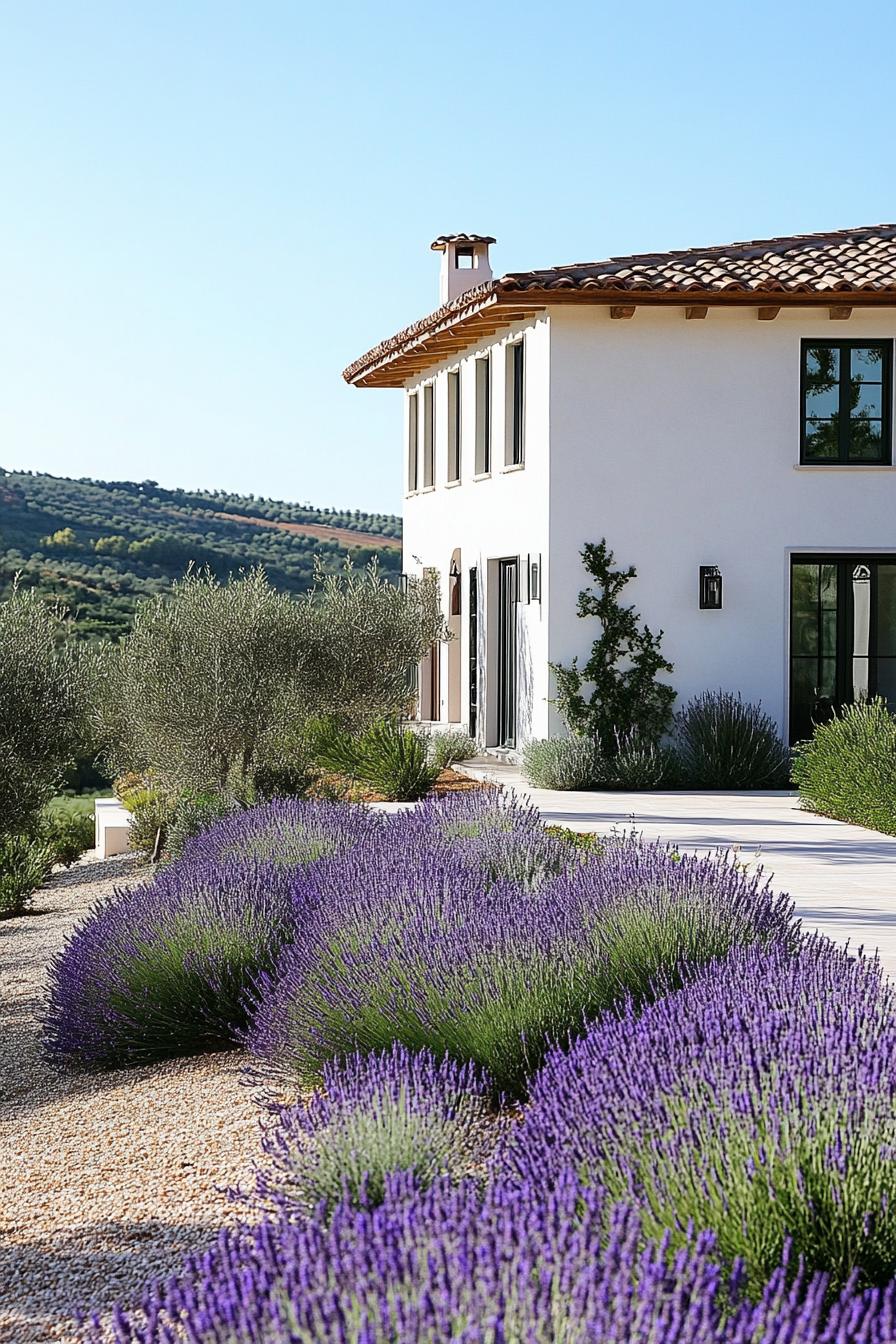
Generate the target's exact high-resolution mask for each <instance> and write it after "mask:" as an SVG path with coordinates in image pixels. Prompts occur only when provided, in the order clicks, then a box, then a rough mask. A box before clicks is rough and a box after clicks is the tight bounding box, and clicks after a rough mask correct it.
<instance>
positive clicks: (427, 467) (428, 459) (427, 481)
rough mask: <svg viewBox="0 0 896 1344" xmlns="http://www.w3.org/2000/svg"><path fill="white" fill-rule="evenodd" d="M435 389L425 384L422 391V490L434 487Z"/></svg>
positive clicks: (430, 384)
mask: <svg viewBox="0 0 896 1344" xmlns="http://www.w3.org/2000/svg"><path fill="white" fill-rule="evenodd" d="M434 392H435V388H434V386H433V384H432V383H427V384H426V386H425V387H424V389H423V489H424V490H429V489H430V488H431V487H432V486H433V485H435V481H436V477H435V409H434V403H433V396H434Z"/></svg>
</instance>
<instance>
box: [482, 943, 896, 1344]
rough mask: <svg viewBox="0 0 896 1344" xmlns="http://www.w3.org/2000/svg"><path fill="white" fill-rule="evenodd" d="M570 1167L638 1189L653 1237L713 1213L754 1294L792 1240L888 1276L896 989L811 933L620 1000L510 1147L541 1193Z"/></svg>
mask: <svg viewBox="0 0 896 1344" xmlns="http://www.w3.org/2000/svg"><path fill="white" fill-rule="evenodd" d="M567 1167H572V1168H573V1169H575V1170H576V1171H577V1172H578V1173H579V1175H580V1176H581V1178H582V1179H583V1180H585V1181H587V1182H591V1183H593V1184H594V1185H596V1186H601V1187H603V1188H605V1189H606V1190H607V1191H608V1192H609V1194H610V1195H611V1196H612V1197H618V1198H623V1199H625V1200H627V1201H629V1202H632V1203H634V1204H636V1205H637V1206H638V1207H639V1208H640V1209H641V1211H642V1214H641V1216H642V1220H643V1227H644V1233H645V1235H646V1236H647V1237H652V1236H655V1235H662V1234H663V1232H664V1230H665V1229H670V1236H671V1238H672V1242H673V1244H674V1245H677V1246H684V1245H685V1244H686V1242H687V1237H688V1228H689V1227H690V1226H691V1225H693V1226H696V1227H711V1228H712V1229H713V1230H714V1232H715V1233H716V1236H717V1239H718V1248H719V1253H720V1255H721V1256H722V1258H723V1260H724V1261H725V1262H726V1263H728V1264H729V1265H730V1264H733V1263H734V1262H735V1260H737V1259H738V1258H742V1259H743V1261H744V1263H745V1267H746V1272H747V1275H748V1280H749V1283H750V1286H751V1289H752V1290H753V1291H755V1292H759V1291H761V1286H762V1284H763V1282H764V1281H765V1279H766V1277H767V1276H768V1275H769V1274H770V1273H772V1272H773V1271H774V1268H775V1266H776V1265H777V1264H778V1263H779V1260H780V1257H781V1255H782V1253H783V1250H784V1248H785V1246H786V1245H787V1243H788V1241H789V1240H791V1239H792V1243H793V1256H794V1257H799V1258H800V1259H801V1260H802V1261H803V1262H804V1263H805V1264H806V1266H807V1267H808V1269H809V1270H811V1271H815V1270H818V1271H824V1273H825V1274H826V1275H827V1276H829V1280H830V1283H831V1285H832V1286H833V1288H834V1289H839V1288H841V1287H843V1286H844V1285H847V1284H850V1283H852V1282H853V1277H852V1276H856V1281H857V1282H858V1283H859V1284H878V1285H882V1284H884V1283H887V1282H888V1281H889V1280H891V1278H892V1276H893V1275H894V1273H896V992H894V990H893V988H892V986H890V985H889V983H884V982H883V981H882V978H881V971H880V967H879V965H878V964H877V963H876V962H870V961H867V960H862V959H859V958H854V957H852V956H850V955H849V954H848V953H847V952H846V951H845V950H840V949H837V948H835V947H833V945H831V944H829V943H826V942H824V941H822V940H817V939H813V940H807V941H806V942H805V944H804V945H803V947H802V948H801V949H800V950H799V951H798V952H796V953H794V952H792V951H788V950H786V949H784V948H781V947H780V946H772V947H752V948H748V949H736V950H735V951H733V952H732V953H731V954H730V956H729V957H728V958H726V959H724V960H722V961H719V962H717V963H715V964H713V965H712V967H710V968H709V969H708V970H705V971H704V972H703V973H701V974H698V975H696V976H695V977H694V978H693V979H692V980H691V981H690V983H688V984H686V985H685V986H684V987H683V988H681V989H680V990H678V991H677V992H675V993H672V994H670V995H668V996H666V997H663V998H660V999H658V1000H657V1001H656V1002H655V1003H654V1004H652V1005H650V1006H649V1007H647V1008H646V1009H644V1011H643V1012H642V1013H641V1014H640V1015H638V1014H637V1013H635V1012H634V1011H633V1010H631V1009H630V1010H628V1011H626V1012H624V1013H622V1014H621V1015H620V1016H613V1015H608V1016H607V1017H605V1018H603V1019H602V1020H600V1021H599V1022H597V1023H596V1024H595V1025H594V1026H593V1027H592V1029H591V1030H590V1031H589V1032H588V1034H587V1035H586V1036H585V1037H584V1038H583V1039H582V1040H580V1041H579V1042H578V1043H577V1044H576V1045H575V1046H574V1047H573V1048H572V1050H571V1051H569V1053H568V1054H564V1053H561V1052H555V1053H554V1054H552V1055H551V1057H550V1058H549V1059H548V1061H547V1063H546V1064H545V1066H544V1068H543V1069H542V1071H541V1073H540V1074H539V1075H538V1078H537V1079H536V1080H535V1081H534V1082H533V1085H532V1089H531V1105H530V1108H529V1110H528V1112H527V1114H526V1116H525V1118H524V1120H523V1122H522V1124H521V1125H519V1126H518V1127H516V1129H515V1130H514V1132H513V1134H512V1135H511V1136H510V1137H509V1139H508V1141H507V1142H506V1144H505V1145H504V1146H503V1149H502V1151H501V1153H500V1155H499V1157H498V1159H497V1162H496V1171H497V1172H498V1173H499V1174H500V1175H501V1177H502V1178H503V1179H513V1178H516V1179H517V1180H518V1181H519V1182H520V1184H521V1186H522V1187H524V1188H525V1189H527V1190H532V1189H535V1190H538V1191H541V1192H542V1195H544V1194H545V1193H546V1192H547V1191H548V1190H549V1189H550V1187H551V1183H552V1181H553V1180H555V1179H557V1178H559V1177H560V1176H561V1175H562V1173H563V1171H564V1170H565V1169H566V1168H567ZM846 1337H847V1336H844V1338H846ZM848 1337H849V1338H852V1337H853V1336H851V1335H850V1336H848Z"/></svg>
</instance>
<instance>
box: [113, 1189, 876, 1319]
mask: <svg viewBox="0 0 896 1344" xmlns="http://www.w3.org/2000/svg"><path fill="white" fill-rule="evenodd" d="M826 1288H827V1284H826V1281H825V1279H824V1276H816V1277H810V1276H808V1275H807V1274H805V1273H804V1272H802V1271H801V1270H800V1269H799V1268H798V1267H797V1266H795V1265H794V1264H792V1263H791V1262H790V1261H786V1260H785V1261H783V1262H782V1263H781V1264H780V1265H778V1266H776V1268H775V1270H774V1272H773V1274H772V1275H771V1277H770V1279H769V1280H768V1282H767V1283H765V1284H764V1285H763V1286H762V1290H761V1292H760V1294H759V1295H758V1296H757V1299H756V1301H755V1302H752V1301H750V1300H749V1299H746V1298H745V1297H744V1295H743V1273H742V1271H741V1269H740V1267H739V1266H734V1267H733V1268H731V1269H725V1268H723V1267H722V1266H721V1265H720V1263H719V1257H718V1255H717V1249H716V1245H715V1241H714V1238H713V1235H712V1233H711V1232H698V1233H696V1234H695V1235H694V1236H693V1237H692V1238H691V1239H690V1240H689V1241H688V1244H687V1246H686V1248H685V1249H683V1250H680V1251H678V1252H675V1251H673V1250H672V1249H671V1248H670V1246H669V1244H668V1241H667V1240H660V1241H659V1242H658V1243H657V1242H654V1243H648V1244H647V1245H646V1246H645V1245H644V1243H643V1229H642V1226H641V1223H640V1220H639V1217H638V1215H637V1213H636V1212H634V1211H633V1210H631V1209H627V1208H625V1207H616V1208H614V1209H611V1210H608V1209H607V1208H606V1207H605V1203H604V1201H603V1200H602V1198H601V1197H600V1195H599V1194H598V1192H597V1191H595V1190H593V1189H588V1188H587V1187H583V1186H581V1185H580V1184H579V1183H578V1182H577V1181H576V1179H575V1177H574V1176H573V1175H572V1174H571V1173H567V1174H566V1175H565V1176H564V1177H563V1178H562V1180H560V1181H559V1182H558V1183H557V1184H556V1186H555V1188H554V1189H553V1190H552V1191H550V1192H549V1193H548V1194H547V1195H546V1196H545V1197H544V1199H533V1198H531V1197H530V1193H529V1192H528V1191H525V1190H518V1189H513V1188H508V1187H507V1186H505V1185H503V1184H500V1183H498V1184H496V1185H495V1186H493V1187H492V1188H491V1189H490V1190H489V1191H488V1192H486V1194H485V1195H483V1193H482V1191H481V1189H480V1187H479V1185H478V1183H477V1182H475V1181H471V1180H466V1181H462V1182H461V1183H459V1184H454V1183H452V1182H451V1181H450V1180H449V1179H447V1178H444V1177H442V1178H439V1179H438V1180H436V1181H435V1182H434V1183H433V1184H432V1185H431V1186H430V1187H429V1188H428V1189H426V1190H421V1189H420V1188H419V1186H418V1184H417V1183H415V1181H414V1180H413V1178H412V1177H411V1176H410V1175H409V1174H408V1173H401V1174H398V1175H395V1176H392V1177H390V1178H389V1180H388V1181H387V1182H386V1188H385V1192H384V1198H383V1202H382V1203H381V1204H380V1205H379V1206H377V1207H375V1208H364V1209H361V1210H359V1209H357V1208H356V1207H355V1206H354V1205H353V1204H352V1203H351V1202H346V1203H343V1204H340V1205H339V1207H338V1208H337V1209H336V1210H335V1211H334V1212H332V1213H329V1212H328V1211H326V1210H324V1209H321V1210H320V1211H319V1212H318V1213H317V1215H316V1216H315V1217H312V1218H308V1219H301V1220H289V1219H281V1220H278V1221H264V1222H262V1223H261V1224H260V1225H257V1226H255V1227H249V1226H246V1225H240V1226H237V1227H228V1228H224V1229H223V1230H222V1231H221V1233H220V1234H219V1237H218V1239H217V1241H216V1242H215V1244H214V1245H213V1246H212V1247H211V1248H210V1249H209V1250H208V1251H206V1252H205V1253H204V1254H202V1255H199V1254H195V1255H193V1256H191V1257H190V1258H189V1260H188V1261H187V1264H186V1266H185V1268H184V1269H183V1270H182V1271H181V1272H180V1273H179V1274H177V1275H173V1276H171V1277H170V1278H167V1279H160V1280H157V1281H156V1282H155V1283H154V1284H151V1285H150V1286H149V1287H148V1288H147V1289H146V1291H145V1292H144V1295H143V1299H142V1302H141V1304H140V1306H139V1307H136V1308H131V1309H129V1310H128V1311H123V1310H121V1309H120V1308H117V1309H115V1310H114V1311H113V1312H112V1313H111V1314H110V1317H109V1318H108V1319H107V1322H103V1321H102V1320H101V1319H100V1318H99V1317H95V1318H94V1320H93V1322H92V1326H90V1325H88V1328H87V1331H86V1335H87V1338H88V1340H89V1341H90V1342H91V1344H170V1342H171V1341H174V1340H190V1341H191V1344H225V1342H226V1344H236V1341H239V1344H445V1341H447V1340H456V1341H463V1344H523V1342H525V1344H673V1342H674V1344H783V1342H784V1341H786V1344H840V1342H841V1341H842V1344H846V1342H847V1341H848V1342H849V1344H889V1341H892V1339H893V1321H894V1314H896V1288H894V1285H893V1284H890V1285H889V1286H888V1287H887V1288H886V1289H885V1290H883V1291H882V1292H873V1291H869V1292H864V1293H862V1292H860V1291H857V1290H856V1289H855V1288H853V1287H850V1288H847V1289H846V1290H844V1292H843V1293H842V1294H841V1295H840V1296H839V1297H837V1298H835V1299H834V1300H833V1301H832V1302H828V1301H827V1300H826Z"/></svg>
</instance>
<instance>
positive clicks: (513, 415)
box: [505, 340, 526, 467]
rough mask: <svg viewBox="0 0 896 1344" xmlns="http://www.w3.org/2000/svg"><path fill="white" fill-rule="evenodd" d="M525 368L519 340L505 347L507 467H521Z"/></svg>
mask: <svg viewBox="0 0 896 1344" xmlns="http://www.w3.org/2000/svg"><path fill="white" fill-rule="evenodd" d="M525 378H526V366H525V361H524V346H523V342H522V341H521V340H519V341H514V342H513V343H512V344H511V345H508V347H507V382H508V396H507V418H508V425H507V429H508V433H507V451H506V455H505V463H506V465H507V466H513V467H518V466H521V465H522V462H523V458H524V454H525V414H526V382H525Z"/></svg>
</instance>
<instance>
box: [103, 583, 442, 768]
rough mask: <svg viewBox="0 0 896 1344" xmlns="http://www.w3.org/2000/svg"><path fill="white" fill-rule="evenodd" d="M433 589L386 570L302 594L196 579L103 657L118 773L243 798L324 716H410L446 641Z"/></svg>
mask: <svg viewBox="0 0 896 1344" xmlns="http://www.w3.org/2000/svg"><path fill="white" fill-rule="evenodd" d="M442 625H443V622H442V618H441V615H440V612H439V606H438V598H437V595H436V593H435V591H434V589H433V587H432V585H431V584H429V583H424V582H422V581H421V582H419V583H412V584H411V585H410V586H409V587H408V589H407V590H406V591H403V590H401V589H398V588H395V587H393V586H392V585H391V584H389V583H386V582H384V581H381V580H380V579H379V578H378V576H377V574H376V571H375V570H373V571H365V572H363V573H361V574H355V573H352V572H347V573H346V574H344V575H341V576H340V575H337V576H335V577H332V578H327V579H325V580H321V581H320V582H319V583H318V584H317V585H316V587H315V589H314V591H313V592H311V593H309V594H308V595H307V596H303V597H300V598H295V597H291V596H289V595H287V594H284V593H279V592H277V591H276V590H275V589H274V588H272V587H271V585H270V583H269V582H268V580H267V578H266V577H265V575H264V573H263V571H261V570H252V571H250V572H249V573H247V574H242V575H239V576H237V577H233V578H231V579H230V580H229V581H228V582H226V583H221V582H219V581H218V580H217V579H216V578H214V577H213V576H212V575H210V574H207V573H201V574H196V573H194V574H188V575H187V577H186V578H185V579H183V580H182V581H180V582H178V583H176V584H174V585H173V586H172V588H171V590H170V592H169V593H168V594H166V595H164V596H162V597H159V598H156V599H152V600H148V601H144V602H142V603H141V604H140V605H139V607H138V609H137V613H136V616H135V619H134V624H133V628H132V630H131V632H130V633H129V634H128V635H127V637H126V638H125V639H124V640H123V641H122V643H121V644H120V645H119V646H118V647H117V648H115V649H110V650H109V651H107V653H106V654H105V656H104V658H103V668H102V673H103V682H104V686H105V693H104V695H103V697H102V701H103V729H104V734H105V737H106V740H107V743H108V757H109V760H110V764H111V765H112V766H113V768H114V769H116V770H119V771H121V770H140V771H148V772H151V773H152V775H153V776H154V777H155V778H156V779H157V780H158V781H159V782H160V784H162V785H163V786H164V787H165V788H166V789H168V790H170V791H172V792H178V791H182V790H185V789H214V790H220V791H233V792H235V793H237V794H243V793H244V792H245V791H246V786H247V785H248V784H249V783H250V782H251V781H252V780H253V779H254V778H255V776H256V774H257V773H258V772H259V770H261V769H262V768H265V767H268V766H276V765H277V764H278V763H280V762H282V761H284V760H285V759H288V758H289V755H290V752H291V751H292V750H295V745H296V742H297V741H298V740H299V739H300V737H301V730H302V725H303V723H304V722H305V721H306V720H307V719H308V718H309V717H312V716H317V715H322V714H333V715H336V716H337V717H339V718H340V719H342V720H343V721H346V722H351V723H360V722H364V721H366V720H367V719H369V718H370V717H372V716H374V715H376V714H384V713H396V712H399V711H400V710H401V709H402V708H404V707H405V703H406V701H407V695H408V690H407V687H408V681H407V674H408V668H409V667H410V666H411V664H413V663H414V662H416V661H417V660H418V659H419V658H420V657H422V655H423V652H424V651H425V649H426V648H427V647H428V646H429V645H430V644H431V643H432V642H433V640H435V639H438V638H439V637H440V635H441V633H442Z"/></svg>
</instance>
